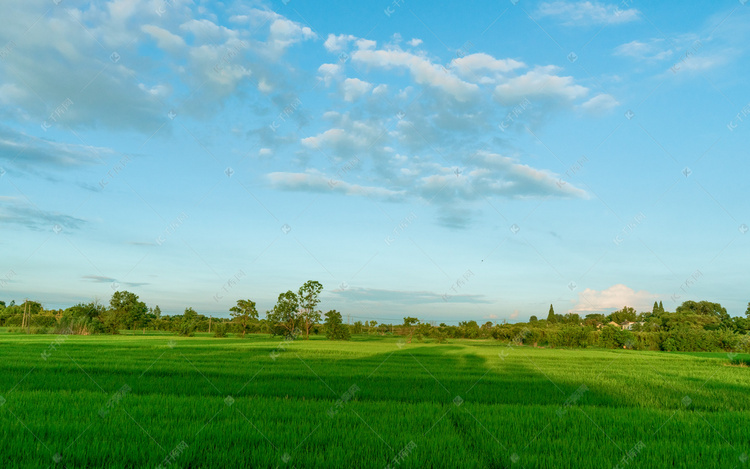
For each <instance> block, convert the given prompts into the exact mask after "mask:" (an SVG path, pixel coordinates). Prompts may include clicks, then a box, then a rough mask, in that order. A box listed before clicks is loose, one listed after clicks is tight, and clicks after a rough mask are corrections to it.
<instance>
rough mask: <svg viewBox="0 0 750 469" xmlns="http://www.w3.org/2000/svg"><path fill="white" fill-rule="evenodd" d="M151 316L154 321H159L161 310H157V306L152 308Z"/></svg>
mask: <svg viewBox="0 0 750 469" xmlns="http://www.w3.org/2000/svg"><path fill="white" fill-rule="evenodd" d="M153 315H154V317H155V318H156V319H161V308H159V305H156V306H155V307H154V311H153Z"/></svg>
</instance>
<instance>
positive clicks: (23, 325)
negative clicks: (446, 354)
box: [0, 280, 750, 351]
mask: <svg viewBox="0 0 750 469" xmlns="http://www.w3.org/2000/svg"><path fill="white" fill-rule="evenodd" d="M322 291H323V285H321V284H320V282H317V281H315V280H309V281H307V282H305V283H304V284H303V285H302V286H300V287H299V289H297V291H293V290H288V291H286V292H283V293H281V294H279V296H278V298H277V302H276V304H275V305H274V306H273V308H271V309H270V310H269V311H266V314H265V316H266V317H265V318H259V313H258V310H257V307H256V303H255V302H254V301H252V300H250V299H240V300H237V302H236V305H235V306H232V307H231V308H230V309H229V313H230V317H229V318H213V317H210V316H205V315H203V314H199V313H198V312H196V311H195V310H194V309H193V308H191V307H187V308H185V310H184V312H183V314H181V315H171V316H170V315H164V314H162V313H161V310H160V308H159V306H158V305H157V306H155V307H153V308H149V307H148V306H146V304H145V303H144V302H142V301H140V300H139V297H138V295H136V294H135V293H132V292H129V291H116V292H115V293H114V294H113V295H112V297H111V298H110V301H109V305H108V306H105V305H102V304H101V303H99V302H97V301H93V302H90V303H79V304H77V305H74V306H71V307H69V308H66V309H58V310H46V309H44V308H43V307H42V305H41V303H39V302H37V301H30V300H26V301H24V302H23V303H21V304H16V303H15V302H10V304H8V305H6V303H5V302H4V301H0V326H4V327H8V328H9V330H10V331H15V330H16V329H18V330H21V331H25V332H35V333H48V332H54V333H58V334H83V335H87V334H118V333H120V331H122V330H131V331H135V330H143V332H144V333H145V332H146V330H153V331H167V332H173V333H176V334H179V335H183V336H193V335H195V333H196V332H210V333H212V334H213V335H214V336H215V337H226V336H227V335H228V334H230V333H233V334H237V335H238V336H242V337H244V336H245V335H246V334H247V333H251V334H252V333H267V334H271V335H276V336H286V337H295V338H296V337H302V338H304V339H307V338H309V337H310V335H311V334H313V335H319V334H325V336H326V337H327V338H328V339H330V340H349V339H350V338H351V336H352V334H379V335H398V336H401V337H402V340H403V341H405V342H407V343H410V342H412V341H413V340H415V339H416V340H417V341H420V342H421V341H425V340H434V341H435V342H437V343H445V342H446V341H447V340H448V339H496V340H499V341H502V342H504V343H515V344H524V345H530V346H534V347H604V348H632V349H638V350H665V351H720V350H725V351H738V350H747V349H748V338H749V337H750V336H749V335H748V334H749V333H750V303H748V308H747V310H746V312H745V316H746V317H739V316H736V317H732V316H730V315H729V314H728V313H727V310H726V308H724V307H723V306H721V304H719V303H714V302H710V301H692V300H691V301H685V302H683V303H682V304H681V305H680V306H678V307H677V308H676V310H675V311H673V312H669V311H665V309H664V306H663V304H662V303H661V302H654V306H653V308H652V310H651V311H646V312H636V310H635V309H634V308H632V307H628V306H624V307H623V308H622V309H620V310H617V311H614V312H612V313H609V314H601V313H591V314H587V315H585V316H583V317H582V316H581V315H579V314H576V313H568V314H557V313H555V311H554V307H553V306H552V305H550V308H549V312H548V314H547V317H546V319H538V318H537V316H531V317H530V318H529V321H528V322H522V323H514V324H508V323H507V322H505V321H503V322H502V323H493V322H492V321H487V322H484V323H483V324H481V325H480V324H479V323H477V322H476V321H473V320H471V321H462V322H459V324H458V325H447V324H445V323H441V324H439V325H437V324H436V323H435V322H428V321H422V320H420V319H419V318H416V317H405V318H403V323H401V324H379V323H378V322H377V321H365V322H362V321H356V322H354V324H345V323H344V322H343V318H342V315H341V313H340V312H338V311H336V310H329V311H328V312H327V313H325V314H323V313H322V311H321V310H319V309H318V306H319V305H320V294H321V293H322Z"/></svg>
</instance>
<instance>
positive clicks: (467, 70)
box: [451, 53, 526, 83]
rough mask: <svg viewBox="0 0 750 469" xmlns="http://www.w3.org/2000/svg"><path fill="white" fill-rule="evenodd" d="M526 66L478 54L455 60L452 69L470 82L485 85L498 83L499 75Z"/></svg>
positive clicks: (517, 62)
mask: <svg viewBox="0 0 750 469" xmlns="http://www.w3.org/2000/svg"><path fill="white" fill-rule="evenodd" d="M525 67H526V64H524V63H523V62H519V61H517V60H514V59H496V58H495V57H492V56H491V55H489V54H484V53H477V54H471V55H467V56H465V57H459V58H457V59H453V61H452V62H451V69H454V70H456V73H458V74H459V75H461V76H463V77H465V78H466V79H468V80H471V81H475V82H483V83H488V82H490V83H492V82H495V81H497V77H496V76H497V75H498V74H504V73H508V72H512V71H514V70H518V69H520V68H525Z"/></svg>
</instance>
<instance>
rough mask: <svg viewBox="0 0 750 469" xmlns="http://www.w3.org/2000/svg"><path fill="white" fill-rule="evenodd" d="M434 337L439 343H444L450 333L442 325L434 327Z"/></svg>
mask: <svg viewBox="0 0 750 469" xmlns="http://www.w3.org/2000/svg"><path fill="white" fill-rule="evenodd" d="M432 337H434V338H435V340H436V341H437V343H438V344H444V343H445V342H446V340H447V338H448V333H447V332H445V331H444V330H443V328H441V327H433V328H432Z"/></svg>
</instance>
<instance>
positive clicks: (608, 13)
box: [537, 1, 641, 26]
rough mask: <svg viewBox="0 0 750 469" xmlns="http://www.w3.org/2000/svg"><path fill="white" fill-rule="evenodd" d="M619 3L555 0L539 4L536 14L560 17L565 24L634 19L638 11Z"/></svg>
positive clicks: (592, 23)
mask: <svg viewBox="0 0 750 469" xmlns="http://www.w3.org/2000/svg"><path fill="white" fill-rule="evenodd" d="M620 6H621V3H612V4H603V3H600V2H597V1H593V2H589V1H587V2H569V1H555V2H544V3H542V4H541V5H539V8H538V10H537V14H539V15H540V16H553V17H556V18H560V19H561V20H562V23H563V24H564V25H566V26H581V25H606V24H621V23H629V22H631V21H636V20H638V19H639V18H640V15H641V13H640V11H638V10H637V9H635V8H628V9H621V8H620Z"/></svg>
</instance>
